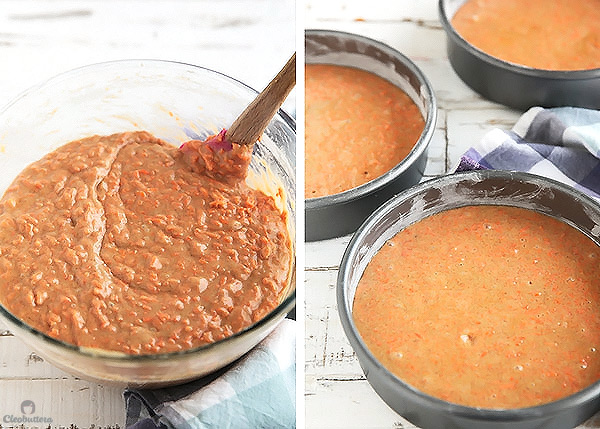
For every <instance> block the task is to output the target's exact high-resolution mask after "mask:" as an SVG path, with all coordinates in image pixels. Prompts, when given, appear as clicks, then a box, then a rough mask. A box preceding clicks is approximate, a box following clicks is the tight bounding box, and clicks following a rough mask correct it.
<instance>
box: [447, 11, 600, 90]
mask: <svg viewBox="0 0 600 429" xmlns="http://www.w3.org/2000/svg"><path fill="white" fill-rule="evenodd" d="M466 1H467V0H465V2H466ZM465 2H463V3H465ZM447 3H448V0H439V3H438V5H439V7H438V11H439V17H440V22H441V24H442V27H443V28H444V30H445V32H446V34H447V35H448V36H449V37H450V38H451V39H452V41H453V42H454V43H456V44H457V45H459V46H460V47H461V48H462V49H463V50H465V51H467V52H469V53H471V54H472V55H474V56H475V57H477V58H478V59H479V60H481V61H483V62H484V63H487V64H489V65H491V66H494V67H497V68H500V69H503V70H505V71H508V72H512V73H517V74H520V75H524V76H530V77H535V78H545V79H548V80H591V79H598V78H600V67H598V68H593V69H585V70H581V69H576V70H551V69H537V68H533V67H528V66H525V65H522V64H517V63H512V62H510V61H505V60H502V59H500V58H498V57H494V56H493V55H490V54H488V53H487V52H485V51H483V50H481V49H479V48H478V47H476V46H474V45H472V44H471V43H469V42H468V41H467V40H466V39H464V38H463V37H462V36H461V35H460V34H459V33H458V31H456V30H455V28H454V26H453V25H452V23H451V22H450V19H449V18H448V13H447V8H446V6H447Z"/></svg>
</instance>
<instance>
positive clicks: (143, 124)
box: [0, 60, 296, 387]
mask: <svg viewBox="0 0 600 429" xmlns="http://www.w3.org/2000/svg"><path fill="white" fill-rule="evenodd" d="M255 96H256V91H254V90H252V89H251V88H249V87H247V86H246V85H244V84H243V83H241V82H238V81H236V80H234V79H232V78H230V77H228V76H225V75H223V74H220V73H218V72H215V71H212V70H208V69H205V68H202V67H197V66H193V65H189V64H183V63H177V62H168V61H159V60H123V61H114V62H107V63H101V64H95V65H90V66H85V67H82V68H78V69H75V70H72V71H69V72H66V73H64V74H61V75H59V76H56V77H54V78H52V79H50V80H48V81H46V82H44V83H42V84H40V85H37V86H35V87H33V88H31V89H29V90H27V91H26V92H25V93H23V94H21V95H20V96H19V97H17V98H16V99H15V100H14V101H12V102H11V103H9V104H8V105H7V106H6V107H5V108H4V109H3V110H1V111H0V171H2V172H3V174H2V175H1V176H0V192H2V193H3V192H4V190H5V189H6V188H7V187H8V186H9V185H10V183H11V182H12V181H13V179H14V178H15V176H16V175H17V174H18V173H19V172H20V171H21V170H22V169H23V168H24V167H25V166H27V165H28V164H30V163H31V162H33V161H35V160H38V159H40V158H41V157H43V156H44V155H45V154H46V153H48V152H50V151H52V150H54V149H56V148H57V147H59V146H61V145H63V144H65V143H67V142H69V141H72V140H76V139H80V138H83V137H86V136H90V135H94V134H99V135H108V134H112V133H116V132H124V131H134V130H146V131H148V132H150V133H152V134H154V135H155V136H157V137H159V138H161V139H163V140H165V141H168V142H171V143H173V144H175V145H180V144H181V143H182V142H184V141H186V140H190V139H191V138H200V139H204V138H206V137H208V136H209V135H211V134H215V133H217V132H219V131H220V130H221V129H222V128H227V127H228V126H230V125H231V123H232V122H233V120H234V119H235V118H236V117H237V115H239V114H240V113H241V112H242V111H243V110H244V108H245V107H246V106H247V105H248V104H249V103H250V102H251V101H252V100H253V99H254V97H255ZM295 133H296V131H295V122H294V120H293V119H291V118H290V117H289V116H288V115H287V114H286V113H285V112H283V111H281V110H280V111H279V112H278V114H277V115H276V116H275V117H274V118H273V120H272V121H271V122H270V124H269V126H268V127H267V129H266V131H265V133H264V134H263V136H262V137H261V139H260V141H259V142H258V143H257V144H255V145H254V152H253V156H252V162H251V165H250V172H249V176H248V183H249V184H250V186H252V187H255V188H258V189H261V190H263V191H264V192H266V193H268V194H271V195H273V196H274V198H276V201H277V202H278V203H279V204H280V205H281V207H284V208H285V210H287V212H288V214H289V216H288V219H289V222H288V228H289V232H290V237H291V240H292V243H293V244H292V246H293V248H292V251H293V255H295V221H296V211H295V192H296V189H295V188H296V180H295V163H296V155H295V154H296V152H295V151H296V134H295ZM280 188H281V189H283V190H284V192H283V195H275V193H276V192H277V190H278V189H280ZM293 259H295V257H294V258H293ZM294 272H295V265H294V266H292V267H291V274H290V284H289V285H288V287H287V289H286V291H285V293H284V295H283V297H282V300H281V302H280V304H279V306H278V307H277V308H275V309H274V310H273V311H272V312H271V313H269V314H268V315H267V316H265V317H264V318H263V319H261V320H260V321H259V322H257V323H255V324H254V325H252V326H250V327H248V328H246V329H245V330H243V331H241V332H239V333H236V334H234V335H232V336H231V337H228V338H226V339H224V340H221V341H218V342H216V343H212V344H209V345H206V346H202V347H198V348H194V349H189V350H186V351H182V352H177V353H163V354H148V355H128V354H124V353H115V352H110V351H104V350H98V349H89V348H87V349H86V348H82V347H77V346H74V345H72V344H67V343H65V342H62V341H59V340H56V339H54V338H51V337H49V336H47V335H45V334H43V333H41V332H40V331H37V330H36V329H33V328H31V327H30V326H28V325H26V324H25V323H23V322H22V321H21V320H19V319H18V318H16V317H15V316H14V315H12V314H11V313H10V312H9V311H7V310H6V308H4V307H3V306H1V305H0V320H1V321H2V323H3V324H5V325H6V327H7V328H8V329H9V330H10V331H11V332H13V333H14V334H15V335H16V336H18V337H19V338H21V339H22V340H23V341H24V342H25V343H27V344H28V345H29V346H30V347H31V348H32V349H33V350H35V351H36V353H39V355H40V356H42V357H44V358H45V359H46V360H48V361H49V362H51V363H52V364H54V365H55V366H57V367H59V368H61V369H63V370H65V371H67V372H69V373H71V374H73V375H75V376H77V377H81V378H84V379H87V380H92V381H97V382H101V383H105V384H106V383H109V384H119V385H128V386H132V387H158V386H164V385H170V384H176V383H181V382H184V381H187V380H191V379H194V378H198V377H201V376H203V375H206V374H208V373H211V372H213V371H215V370H217V369H219V368H222V367H224V366H226V365H227V364H229V363H231V362H233V361H234V360H236V359H237V358H239V357H240V356H242V355H243V354H245V353H246V352H247V351H249V350H250V349H251V348H253V347H254V346H255V345H256V344H258V343H259V342H260V341H261V340H262V339H263V338H265V337H266V336H267V335H268V334H269V333H270V332H271V331H272V330H273V329H274V328H275V327H276V326H277V324H278V323H279V322H280V321H281V320H282V319H283V318H284V317H285V315H286V314H287V313H288V312H289V311H290V310H291V309H292V308H293V307H294V305H295V300H296V287H295V276H294V274H293V273H294Z"/></svg>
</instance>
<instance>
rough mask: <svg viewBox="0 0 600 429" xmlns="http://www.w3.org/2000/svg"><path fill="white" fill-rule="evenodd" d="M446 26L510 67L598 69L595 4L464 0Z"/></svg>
mask: <svg viewBox="0 0 600 429" xmlns="http://www.w3.org/2000/svg"><path fill="white" fill-rule="evenodd" d="M452 25H453V26H454V28H455V29H456V31H457V32H458V33H459V34H460V35H461V36H462V37H463V38H464V39H465V40H467V41H468V42H469V43H471V44H472V45H473V46H475V47H477V48H479V49H481V50H482V51H484V52H486V53H488V54H490V55H492V56H494V57H496V58H500V59H502V60H505V61H509V62H512V63H515V64H520V65H524V66H528V67H533V68H537V69H545V70H587V69H594V68H599V67H600V0H576V1H572V0H552V1H547V0H528V1H523V0H469V1H467V2H466V3H465V4H464V5H463V6H461V8H460V9H459V10H458V12H457V13H456V15H454V18H453V19H452Z"/></svg>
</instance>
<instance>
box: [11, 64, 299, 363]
mask: <svg viewBox="0 0 600 429" xmlns="http://www.w3.org/2000/svg"><path fill="white" fill-rule="evenodd" d="M140 63H142V64H144V67H145V66H146V64H147V65H149V67H151V66H152V65H156V64H157V65H160V66H175V67H181V68H183V69H186V68H187V69H189V68H192V69H195V70H199V71H201V72H202V73H207V74H212V75H217V76H219V77H220V78H224V79H225V80H228V81H230V83H233V84H235V85H237V86H239V87H241V88H244V89H246V90H249V91H250V92H251V93H253V94H258V91H256V90H255V89H254V88H252V87H250V86H248V85H246V84H245V83H243V82H241V81H240V80H238V79H236V78H233V77H231V76H229V75H227V74H225V73H222V72H219V71H216V70H212V69H209V68H207V67H203V66H198V65H194V64H190V63H186V62H181V61H171V60H160V59H124V60H111V61H103V62H97V63H92V64H87V65H83V66H80V67H76V68H73V69H70V70H67V71H64V72H62V73H59V74H56V75H54V76H51V77H49V78H47V79H45V80H43V81H42V82H39V83H37V84H35V85H33V86H31V87H29V88H27V89H25V90H24V91H22V92H21V93H19V94H17V96H15V97H14V98H13V99H11V100H10V101H9V102H8V103H6V104H5V105H4V106H2V107H1V108H0V115H2V114H3V113H4V112H6V111H7V110H8V109H9V108H10V107H11V106H12V105H14V104H16V103H18V102H19V100H21V99H22V98H23V97H26V96H28V95H30V94H32V93H34V92H35V91H37V90H39V89H41V88H43V87H44V86H46V85H51V84H53V83H54V82H59V81H61V80H62V79H65V78H68V77H70V76H72V75H76V74H79V73H82V72H92V71H93V70H94V69H96V68H99V67H107V66H112V65H119V64H124V65H131V66H133V65H136V64H138V65H139V64H140ZM146 70H148V69H146ZM277 115H279V116H280V118H281V119H282V120H283V122H284V123H285V124H286V125H287V126H289V127H290V128H291V129H292V130H293V131H294V134H295V133H296V122H295V120H294V119H293V118H292V117H291V116H290V115H288V114H287V113H286V112H285V111H284V110H283V109H282V108H280V109H278V111H277ZM296 235H297V233H296ZM292 246H293V248H294V249H295V248H296V244H295V243H293V242H292ZM295 259H296V258H295V257H294V255H292V261H291V263H290V283H289V285H288V287H291V291H290V292H289V295H288V296H286V297H285V298H284V299H283V300H282V301H281V302H280V303H279V304H278V305H277V307H275V308H274V309H273V310H271V311H270V312H269V313H268V314H267V315H265V316H264V317H263V318H261V319H260V320H258V321H257V322H255V323H253V324H251V325H249V326H247V327H246V328H244V329H242V330H241V331H238V332H236V333H234V334H232V335H230V336H228V337H226V338H224V339H222V340H218V341H215V342H214V343H209V344H205V345H202V346H198V347H194V348H190V349H184V350H180V351H174V352H166V353H141V354H129V353H125V352H119V351H112V350H105V349H100V348H92V347H82V346H77V345H75V344H71V343H68V342H65V341H62V340H59V339H57V338H54V337H51V336H49V335H47V334H45V333H43V332H42V331H40V330H38V329H36V328H34V327H32V326H30V325H28V324H27V323H25V322H24V321H22V320H21V319H19V318H18V317H16V316H15V315H13V314H12V313H11V312H10V311H9V310H8V309H7V308H6V307H5V306H4V305H3V304H2V303H1V302H0V316H1V317H4V318H5V319H7V320H8V321H9V323H12V324H14V325H15V326H17V328H20V329H22V330H24V331H25V332H27V333H28V334H31V335H33V336H34V337H36V338H38V339H40V340H42V341H44V342H45V343H48V344H49V345H50V346H52V347H58V348H62V349H64V350H66V351H68V352H72V353H77V354H79V355H81V356H84V357H88V358H93V359H98V358H101V359H104V360H106V361H118V362H135V363H139V362H162V361H164V360H168V359H173V358H183V357H188V356H192V355H194V354H196V353H198V352H204V351H207V350H212V349H215V348H217V347H221V345H222V344H226V343H230V342H234V341H237V339H238V338H241V337H245V336H247V335H249V334H250V333H251V332H253V331H255V330H259V329H261V328H263V327H266V326H268V325H269V324H270V323H271V322H272V321H273V320H274V319H276V318H278V317H280V316H282V315H284V314H287V313H288V312H289V311H291V310H292V308H293V307H294V305H295V303H296V278H295V271H296V269H297V265H296V261H295Z"/></svg>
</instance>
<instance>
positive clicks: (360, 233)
mask: <svg viewBox="0 0 600 429" xmlns="http://www.w3.org/2000/svg"><path fill="white" fill-rule="evenodd" d="M471 177H472V178H479V180H481V179H490V178H491V179H507V180H513V181H525V182H530V181H537V182H546V183H547V184H548V185H550V186H553V187H555V188H558V189H560V190H561V191H563V192H565V193H567V194H569V195H571V196H573V197H574V198H578V199H580V200H582V203H583V204H584V205H590V206H592V207H594V208H595V210H596V211H597V212H598V213H600V202H597V201H595V200H594V199H593V198H592V197H590V196H588V195H587V194H585V193H584V192H582V191H579V190H577V189H575V188H574V187H572V186H569V185H566V184H564V183H562V182H559V181H556V180H554V179H550V178H547V177H544V176H540V175H537V174H533V173H526V172H518V171H507V170H472V171H462V172H457V173H450V174H445V175H441V176H437V177H435V178H432V179H429V180H426V181H424V182H421V183H419V184H418V185H416V186H413V187H411V188H409V189H407V190H406V191H403V192H400V193H399V194H397V195H396V196H394V197H393V198H391V199H389V200H388V201H387V202H386V203H384V204H383V205H382V206H380V207H379V208H378V209H377V210H376V211H375V212H373V214H372V215H371V216H369V218H367V220H366V221H365V222H363V224H362V225H361V226H360V227H359V228H358V230H357V231H356V232H355V233H354V235H353V236H352V238H351V240H350V242H349V243H348V246H347V247H346V250H345V252H344V255H343V257H342V261H341V263H340V268H339V272H338V277H337V281H336V295H337V307H338V314H339V317H340V320H341V322H342V325H343V328H344V332H345V334H346V336H347V338H348V340H349V341H350V344H351V345H352V348H353V349H355V351H356V349H358V352H357V353H356V354H357V357H358V358H359V362H360V363H361V367H362V365H363V361H366V362H367V364H368V365H369V366H370V367H372V368H376V370H377V371H379V372H381V373H383V374H384V375H385V377H386V379H387V380H388V381H390V382H391V383H392V384H393V385H394V386H395V387H396V388H399V389H402V390H403V391H404V392H406V393H408V394H410V395H413V397H414V398H415V400H418V401H419V402H420V403H421V404H425V406H427V407H428V408H435V409H437V410H439V411H442V412H444V413H449V414H451V415H455V416H461V417H466V418H472V419H487V420H489V421H497V422H516V421H524V420H528V419H535V418H540V417H541V416H549V415H555V414H558V413H561V412H563V411H565V410H567V409H570V408H572V407H575V406H579V405H580V404H581V403H583V402H590V401H592V400H594V399H596V398H598V397H599V396H600V380H597V381H595V382H594V383H592V384H590V385H589V386H587V387H585V388H584V389H582V390H579V391H577V392H575V393H573V394H571V395H568V396H565V397H563V398H560V399H557V400H555V401H552V402H548V403H544V404H540V405H534V406H529V407H521V408H483V407H472V406H467V405H461V404H457V403H453V402H450V401H445V400H443V399H439V398H437V397H435V396H432V395H429V394H427V393H424V392H422V391H421V390H418V389H417V388H415V387H413V386H412V385H410V384H408V383H407V382H405V381H403V380H402V379H401V378H400V377H398V376H396V375H395V374H393V373H392V372H390V371H389V370H388V369H387V368H386V367H385V366H383V365H382V364H381V363H380V362H379V360H378V359H377V358H376V357H375V356H373V354H372V353H371V351H370V350H369V348H368V347H367V345H366V344H365V343H364V341H363V340H362V338H361V336H360V333H359V332H358V329H357V328H356V325H355V323H354V319H353V317H352V303H350V302H349V301H348V293H347V292H348V291H347V289H348V285H349V284H350V282H349V273H350V267H351V264H352V261H354V260H355V259H356V257H357V256H359V254H360V247H361V242H362V240H363V237H364V236H365V235H366V234H367V233H368V232H369V231H370V230H371V228H372V227H373V226H374V225H375V224H376V223H377V222H378V221H379V220H380V219H381V218H382V217H384V216H386V215H387V213H388V211H389V210H391V209H393V208H394V207H395V206H397V205H398V204H400V203H401V202H402V201H405V200H406V199H408V198H411V197H413V196H415V195H418V194H419V193H421V192H423V191H425V190H427V189H429V188H430V187H432V186H435V185H436V184H438V183H440V182H442V183H443V182H446V181H453V180H456V181H458V180H460V179H461V178H462V179H464V180H469V178H471ZM466 205H469V204H466ZM417 221H418V220H417ZM597 244H598V243H597ZM598 245H599V246H600V244H598ZM365 374H366V373H365ZM367 380H368V381H369V384H371V381H370V380H369V377H368V376H367Z"/></svg>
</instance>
